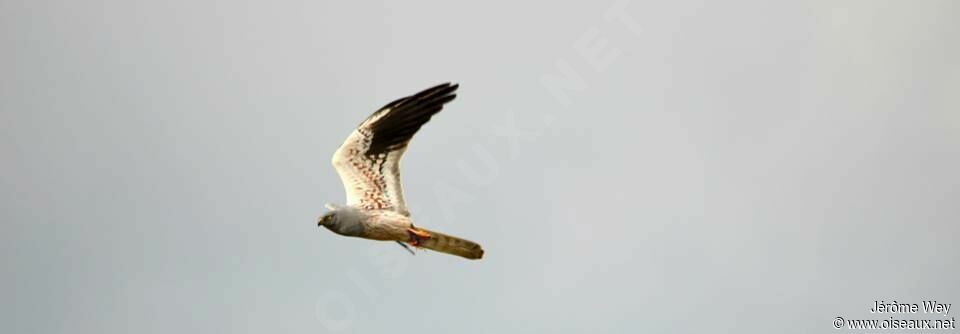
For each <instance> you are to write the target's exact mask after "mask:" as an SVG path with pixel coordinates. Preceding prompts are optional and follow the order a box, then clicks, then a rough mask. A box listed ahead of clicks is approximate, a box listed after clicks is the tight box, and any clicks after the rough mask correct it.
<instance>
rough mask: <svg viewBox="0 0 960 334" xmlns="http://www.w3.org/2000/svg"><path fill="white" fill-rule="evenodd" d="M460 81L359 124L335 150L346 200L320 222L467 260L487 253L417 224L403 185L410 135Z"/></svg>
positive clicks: (360, 235) (393, 104)
mask: <svg viewBox="0 0 960 334" xmlns="http://www.w3.org/2000/svg"><path fill="white" fill-rule="evenodd" d="M457 87H458V85H456V84H450V83H445V84H441V85H438V86H435V87H432V88H428V89H426V90H424V91H422V92H419V93H417V94H414V95H411V96H407V97H404V98H400V99H397V100H395V101H393V102H390V103H388V104H387V105H385V106H383V107H382V108H380V109H379V110H377V111H376V112H374V113H373V114H371V115H370V116H369V117H367V119H366V120H364V121H363V122H362V123H360V126H358V127H357V128H356V129H355V130H353V132H352V133H350V135H349V136H347V139H346V140H345V141H344V142H343V144H341V145H340V148H339V149H337V151H336V152H335V153H334V154H333V160H332V163H333V167H334V168H335V169H336V170H337V174H339V175H340V181H341V182H343V189H344V190H345V191H346V193H347V203H346V205H335V204H327V209H328V210H330V211H328V212H327V213H325V214H324V215H322V216H320V218H319V219H318V221H317V226H323V227H326V228H327V229H328V230H330V231H332V232H333V233H336V234H339V235H343V236H348V237H358V238H364V239H372V240H381V241H396V242H397V243H398V244H400V245H401V246H403V247H404V248H406V249H407V251H410V253H411V254H412V253H413V251H412V250H411V249H410V248H409V247H408V246H407V245H410V246H414V247H417V248H426V249H432V250H435V251H438V252H443V253H447V254H453V255H457V256H462V257H464V258H467V259H480V258H481V257H483V248H481V247H480V245H479V244H477V243H475V242H473V241H469V240H465V239H461V238H458V237H454V236H450V235H446V234H443V233H439V232H434V231H430V230H427V229H424V228H421V227H419V226H415V225H414V224H413V220H412V219H411V217H410V211H409V210H408V209H407V205H406V203H405V202H404V200H403V187H401V185H400V158H401V157H402V156H403V152H404V151H406V149H407V145H408V144H409V143H410V139H411V138H413V135H414V134H416V133H417V130H419V129H420V127H422V126H423V124H425V123H427V121H429V120H430V118H431V117H433V115H435V114H437V113H438V112H440V110H442V109H443V105H444V104H446V103H447V102H450V101H452V100H453V99H454V98H455V97H457V95H456V94H455V92H456V90H457Z"/></svg>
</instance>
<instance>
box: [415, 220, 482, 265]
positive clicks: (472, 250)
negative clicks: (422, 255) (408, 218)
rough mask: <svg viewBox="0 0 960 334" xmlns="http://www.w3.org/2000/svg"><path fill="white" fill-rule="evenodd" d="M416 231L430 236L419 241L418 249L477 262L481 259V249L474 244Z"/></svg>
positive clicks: (438, 234)
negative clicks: (421, 248) (430, 250)
mask: <svg viewBox="0 0 960 334" xmlns="http://www.w3.org/2000/svg"><path fill="white" fill-rule="evenodd" d="M416 229H418V230H421V231H423V232H427V233H429V234H430V237H429V238H425V239H423V240H421V241H420V244H419V245H417V246H419V247H423V248H426V249H432V250H435V251H438V252H443V253H447V254H453V255H457V256H462V257H465V258H468V259H471V260H477V259H480V258H482V257H483V248H482V247H480V245H479V244H477V243H476V242H473V241H470V240H466V239H461V238H457V237H454V236H450V235H446V234H443V233H440V232H434V231H430V230H427V229H423V228H419V227H417V228H416Z"/></svg>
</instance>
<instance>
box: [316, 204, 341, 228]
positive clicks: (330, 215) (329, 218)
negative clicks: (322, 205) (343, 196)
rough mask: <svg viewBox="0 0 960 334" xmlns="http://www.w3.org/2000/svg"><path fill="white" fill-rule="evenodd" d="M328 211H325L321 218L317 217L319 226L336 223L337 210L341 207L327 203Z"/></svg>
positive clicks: (328, 225)
mask: <svg viewBox="0 0 960 334" xmlns="http://www.w3.org/2000/svg"><path fill="white" fill-rule="evenodd" d="M326 207H327V210H330V211H327V213H324V214H323V215H322V216H320V218H317V226H327V227H330V226H332V225H334V224H336V221H337V211H338V210H339V209H340V207H339V206H337V205H334V204H330V203H327V205H326Z"/></svg>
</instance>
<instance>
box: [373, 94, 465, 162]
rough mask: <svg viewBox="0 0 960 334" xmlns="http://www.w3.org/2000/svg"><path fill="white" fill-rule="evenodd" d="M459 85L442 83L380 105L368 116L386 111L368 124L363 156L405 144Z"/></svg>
mask: <svg viewBox="0 0 960 334" xmlns="http://www.w3.org/2000/svg"><path fill="white" fill-rule="evenodd" d="M459 86H460V85H458V84H450V83H444V84H440V85H437V86H434V87H432V88H428V89H426V90H423V91H421V92H419V93H417V94H414V95H411V96H407V97H404V98H400V99H397V100H395V101H393V102H390V103H388V104H387V105H385V106H383V108H380V110H378V111H377V112H375V113H373V115H371V116H370V117H371V118H372V117H376V116H377V115H378V114H380V113H382V112H386V113H387V114H386V115H384V116H383V117H381V118H380V119H378V120H376V121H374V122H373V124H370V125H369V128H370V130H371V132H372V133H373V138H372V139H371V142H370V148H369V149H367V151H366V152H364V154H365V155H367V156H377V155H380V154H386V153H389V152H391V151H394V150H397V149H401V148H404V147H406V146H407V143H409V142H410V139H411V138H413V135H414V134H416V133H417V130H420V127H421V126H423V124H425V123H427V121H429V120H430V117H432V116H433V115H434V114H436V113H438V112H440V110H442V109H443V105H444V104H446V103H447V102H450V101H452V100H453V99H454V98H456V97H457V95H456V94H454V92H456V90H457V88H458V87H459Z"/></svg>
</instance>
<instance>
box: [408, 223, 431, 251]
mask: <svg viewBox="0 0 960 334" xmlns="http://www.w3.org/2000/svg"><path fill="white" fill-rule="evenodd" d="M407 233H409V234H410V241H408V242H407V243H409V244H410V245H411V246H414V247H420V243H422V242H423V240H426V239H430V233H427V232H425V231H421V230H417V229H415V228H408V229H407Z"/></svg>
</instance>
